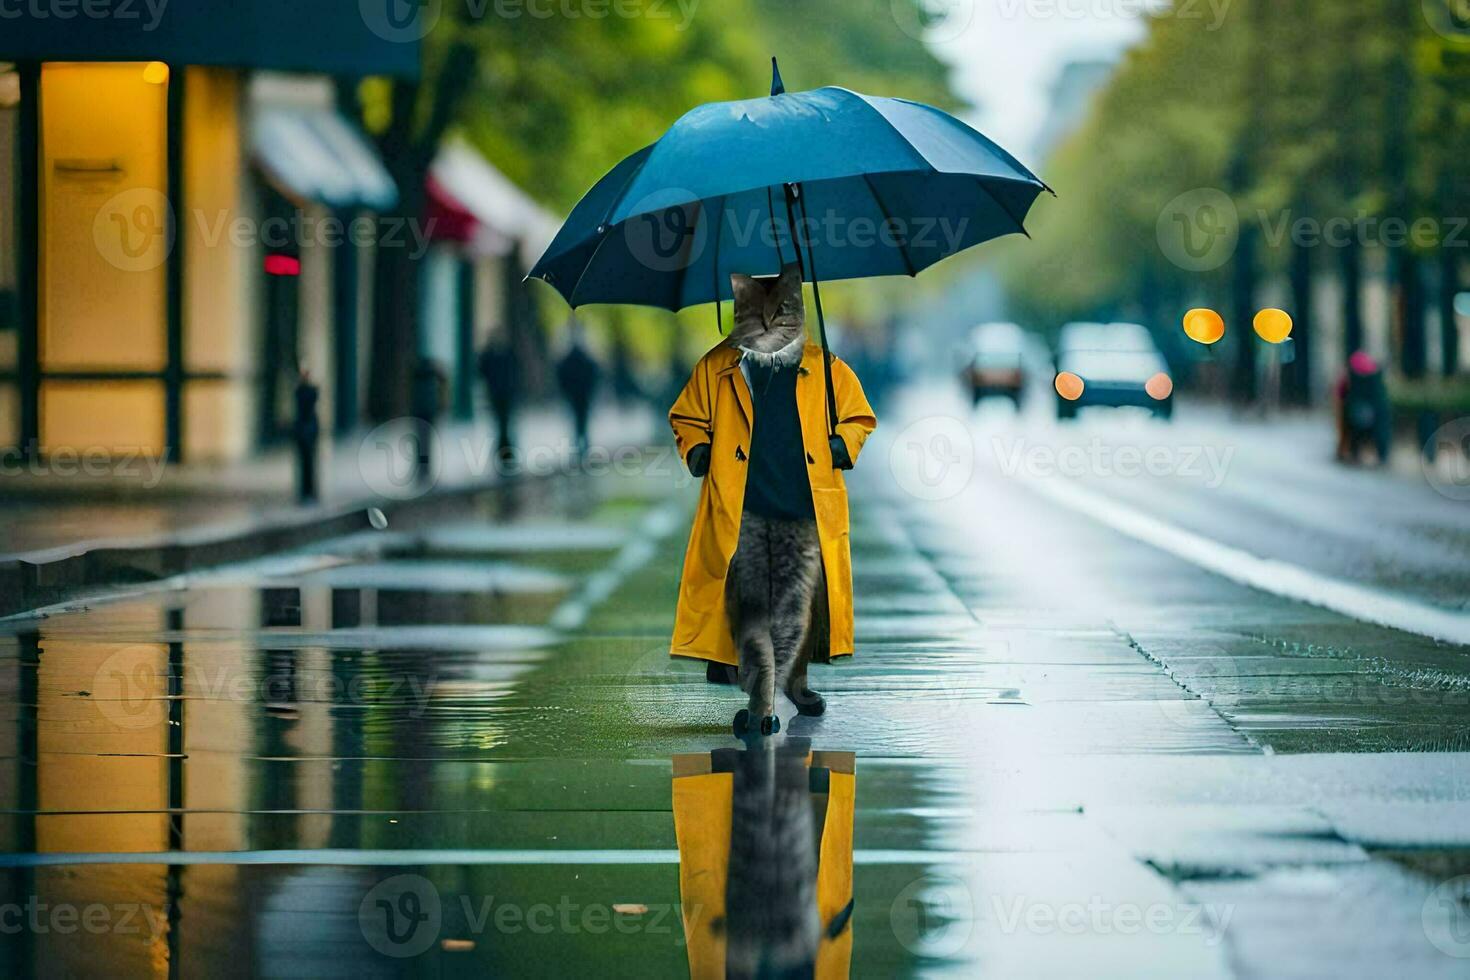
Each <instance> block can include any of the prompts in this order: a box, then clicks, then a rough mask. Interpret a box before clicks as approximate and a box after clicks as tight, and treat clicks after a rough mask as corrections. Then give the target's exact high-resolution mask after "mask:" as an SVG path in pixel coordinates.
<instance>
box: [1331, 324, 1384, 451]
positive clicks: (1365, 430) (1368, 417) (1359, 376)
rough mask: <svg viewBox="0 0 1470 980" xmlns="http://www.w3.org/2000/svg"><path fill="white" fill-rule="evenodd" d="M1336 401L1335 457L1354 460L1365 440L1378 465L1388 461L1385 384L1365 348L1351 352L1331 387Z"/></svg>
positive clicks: (1378, 369) (1376, 365)
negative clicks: (1375, 456) (1370, 443)
mask: <svg viewBox="0 0 1470 980" xmlns="http://www.w3.org/2000/svg"><path fill="white" fill-rule="evenodd" d="M1333 394H1334V396H1335V398H1336V401H1337V458H1338V460H1339V461H1340V462H1344V463H1356V462H1358V460H1359V458H1360V456H1361V455H1362V447H1363V444H1364V443H1365V442H1370V441H1371V442H1372V444H1373V448H1374V451H1375V452H1376V454H1377V457H1378V465H1380V466H1383V465H1385V464H1387V463H1388V454H1389V450H1390V448H1391V443H1392V438H1393V424H1392V418H1391V417H1390V414H1389V405H1388V385H1387V384H1386V383H1385V382H1384V379H1383V369H1382V368H1380V367H1379V366H1378V362H1377V361H1376V360H1374V359H1373V356H1372V355H1371V354H1369V353H1368V352H1367V351H1362V350H1359V351H1354V352H1353V353H1352V356H1351V357H1349V358H1348V363H1347V370H1345V371H1344V372H1343V373H1342V375H1341V376H1340V377H1339V378H1338V379H1337V383H1336V384H1335V385H1334V386H1333Z"/></svg>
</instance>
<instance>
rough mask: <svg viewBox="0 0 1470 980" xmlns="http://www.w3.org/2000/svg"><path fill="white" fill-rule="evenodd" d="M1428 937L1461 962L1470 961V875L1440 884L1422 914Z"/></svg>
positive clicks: (1426, 903)
mask: <svg viewBox="0 0 1470 980" xmlns="http://www.w3.org/2000/svg"><path fill="white" fill-rule="evenodd" d="M1420 920H1421V922H1422V923H1423V926H1424V935H1425V937H1426V938H1428V940H1429V941H1430V942H1431V943H1433V944H1434V948H1435V949H1437V950H1439V951H1440V952H1441V953H1443V954H1445V955H1446V956H1452V957H1454V958H1455V959H1457V960H1463V959H1470V875H1460V876H1459V877H1457V878H1451V879H1450V880H1449V881H1444V882H1440V884H1439V887H1437V888H1435V889H1434V891H1432V892H1430V893H1429V897H1428V898H1426V899H1425V900H1424V906H1423V908H1422V909H1421V910H1420Z"/></svg>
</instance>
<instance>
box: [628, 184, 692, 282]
mask: <svg viewBox="0 0 1470 980" xmlns="http://www.w3.org/2000/svg"><path fill="white" fill-rule="evenodd" d="M693 197H694V193H693V192H692V191H689V190H686V189H684V188H681V187H676V188H669V189H666V190H661V191H656V192H654V193H653V194H650V195H648V196H647V197H645V198H643V199H642V200H641V201H639V202H638V203H637V204H635V205H634V206H633V209H632V215H633V216H632V217H631V218H628V219H627V220H626V221H624V222H623V229H622V231H623V240H624V246H625V247H626V248H627V250H628V254H629V255H631V256H632V257H633V259H634V260H635V261H636V262H638V263H639V264H640V265H642V266H643V267H644V268H646V269H649V270H651V271H653V272H678V271H679V270H681V269H687V268H689V267H690V266H692V265H693V264H694V263H696V262H698V261H699V258H700V256H702V255H703V254H704V249H705V245H706V244H707V239H708V238H709V230H708V225H709V216H708V215H706V214H705V213H704V206H703V205H702V204H701V203H700V202H699V201H698V200H690V199H691V198H693ZM604 230H605V229H604Z"/></svg>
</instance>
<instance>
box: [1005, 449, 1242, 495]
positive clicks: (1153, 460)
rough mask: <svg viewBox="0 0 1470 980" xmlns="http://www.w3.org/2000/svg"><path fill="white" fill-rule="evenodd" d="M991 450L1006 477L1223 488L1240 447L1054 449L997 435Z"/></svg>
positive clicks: (1209, 488)
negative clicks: (1178, 483)
mask: <svg viewBox="0 0 1470 980" xmlns="http://www.w3.org/2000/svg"><path fill="white" fill-rule="evenodd" d="M990 449H991V452H992V453H993V454H994V457H995V462H996V464H997V465H998V466H999V468H1000V472H1001V473H1002V474H1003V475H1004V476H1006V477H1008V478H1010V479H1017V478H1024V479H1049V478H1052V477H1063V478H1071V479H1075V478H1078V477H1086V476H1094V477H1102V478H1104V479H1123V480H1131V479H1137V478H1139V477H1144V476H1147V477H1152V478H1156V479H1178V480H1191V481H1195V482H1197V483H1199V484H1200V485H1201V486H1203V487H1204V488H1205V489H1207V490H1215V489H1218V488H1219V487H1220V486H1221V485H1222V484H1223V483H1224V482H1225V479H1226V477H1227V476H1228V475H1229V473H1230V464H1231V461H1232V460H1234V458H1235V447H1234V446H1212V445H1207V444H1204V443H1197V444H1181V445H1168V444H1154V445H1147V446H1145V445H1137V444H1133V443H1123V444H1121V445H1111V444H1109V443H1107V442H1104V441H1103V440H1102V439H1101V438H1100V437H1098V436H1093V437H1092V438H1091V439H1089V440H1088V441H1087V442H1086V443H1081V444H1077V443H1073V444H1068V445H1062V446H1053V445H1049V444H1047V443H1039V442H1038V443H1033V442H1030V441H1028V440H1027V439H1026V438H1025V437H1024V436H1021V437H1016V438H1006V437H1003V436H993V437H992V438H991V440H990Z"/></svg>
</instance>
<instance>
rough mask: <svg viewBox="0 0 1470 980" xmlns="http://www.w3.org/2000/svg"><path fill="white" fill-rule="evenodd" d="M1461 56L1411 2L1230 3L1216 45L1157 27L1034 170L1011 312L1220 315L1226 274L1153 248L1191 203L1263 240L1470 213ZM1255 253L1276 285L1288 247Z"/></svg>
mask: <svg viewBox="0 0 1470 980" xmlns="http://www.w3.org/2000/svg"><path fill="white" fill-rule="evenodd" d="M1465 47H1470V41H1467V42H1465V43H1462V44H1458V45H1457V44H1456V43H1454V42H1452V41H1450V40H1447V39H1445V38H1444V37H1443V36H1442V35H1440V34H1437V33H1436V32H1435V31H1434V30H1433V29H1432V28H1431V26H1430V24H1429V22H1428V20H1427V18H1426V17H1425V16H1424V10H1423V5H1421V4H1420V3H1418V2H1405V0H1294V2H1292V3H1289V4H1288V3H1281V2H1279V0H1233V2H1232V3H1231V4H1230V6H1229V8H1228V11H1227V13H1226V16H1225V18H1224V20H1223V22H1221V23H1220V24H1219V25H1218V29H1214V30H1211V29H1210V21H1209V20H1208V19H1200V18H1189V17H1183V16H1173V15H1171V13H1169V12H1164V13H1161V14H1159V15H1158V16H1156V17H1154V18H1153V19H1151V20H1150V22H1149V25H1148V35H1147V38H1146V40H1145V41H1144V42H1143V43H1142V44H1140V45H1139V46H1138V47H1136V48H1135V49H1133V50H1132V51H1130V52H1129V53H1128V55H1127V56H1126V57H1125V58H1124V60H1123V62H1122V63H1121V65H1120V66H1119V68H1118V70H1117V72H1116V74H1115V76H1114V77H1113V78H1112V80H1111V82H1110V84H1109V85H1108V86H1107V88H1106V89H1105V90H1104V91H1103V92H1102V93H1100V95H1099V97H1098V98H1097V100H1096V102H1095V103H1094V105H1093V106H1092V110H1091V112H1090V114H1089V116H1088V118H1087V120H1086V121H1085V123H1084V124H1083V125H1082V127H1081V128H1080V129H1079V130H1078V131H1077V132H1076V133H1075V134H1074V135H1073V137H1072V138H1071V139H1070V140H1068V141H1067V142H1065V143H1064V144H1063V145H1062V146H1060V147H1059V148H1058V150H1057V151H1056V153H1055V154H1054V155H1053V157H1052V159H1050V160H1049V161H1047V162H1046V164H1045V165H1044V167H1043V175H1044V176H1045V178H1046V179H1047V181H1048V182H1049V183H1050V184H1051V185H1052V186H1053V187H1055V188H1056V189H1057V193H1058V194H1059V195H1061V196H1060V199H1059V200H1050V199H1047V198H1043V199H1042V200H1040V201H1038V202H1037V206H1036V208H1035V210H1034V211H1033V212H1032V214H1033V220H1032V221H1031V222H1030V228H1031V233H1032V236H1033V238H1034V239H1035V241H1034V242H1031V243H1028V244H1027V246H1026V247H1025V248H1024V249H1022V250H1017V249H1014V248H1012V249H1008V250H1007V254H1006V256H1005V261H1004V262H1003V264H1002V265H1003V275H1004V278H1005V281H1006V284H1007V286H1008V288H1009V290H1010V293H1011V296H1012V299H1013V301H1014V303H1015V304H1016V306H1017V308H1018V312H1019V313H1020V314H1021V315H1023V316H1029V317H1031V318H1033V319H1034V320H1035V321H1036V322H1038V323H1041V324H1043V325H1053V326H1054V325H1055V324H1057V323H1059V322H1061V321H1064V320H1067V319H1072V318H1085V317H1090V316H1097V315H1104V314H1106V313H1108V312H1110V311H1116V310H1118V309H1119V307H1120V306H1122V305H1124V304H1126V303H1128V302H1129V301H1130V298H1132V297H1138V296H1140V295H1144V296H1145V301H1146V300H1147V295H1148V294H1151V295H1152V296H1154V297H1155V299H1157V300H1158V301H1160V302H1161V303H1163V304H1164V305H1165V306H1167V307H1169V308H1171V309H1172V308H1173V307H1179V308H1181V309H1182V308H1183V307H1184V304H1185V303H1187V302H1189V301H1190V300H1191V299H1199V300H1211V301H1212V302H1210V304H1209V305H1218V304H1219V303H1221V302H1223V296H1224V293H1225V291H1226V283H1228V281H1229V274H1230V267H1229V265H1228V264H1227V265H1226V266H1225V267H1224V268H1222V269H1219V270H1214V271H1211V272H1205V273H1200V272H1189V271H1185V270H1181V269H1179V268H1178V267H1176V266H1175V265H1173V264H1172V263H1170V262H1169V261H1168V259H1167V258H1166V257H1165V256H1164V255H1163V254H1162V251H1161V249H1160V247H1159V244H1158V241H1157V237H1156V226H1157V222H1158V220H1159V216H1160V214H1161V212H1162V210H1163V209H1164V208H1165V206H1166V205H1167V204H1168V202H1170V201H1171V200H1173V199H1174V198H1175V197H1176V196H1178V195H1179V194H1182V193H1184V192H1186V191H1191V190H1194V189H1196V188H1205V187H1209V188H1219V189H1221V190H1223V191H1225V192H1226V193H1228V194H1229V195H1230V196H1231V198H1232V199H1233V201H1234V202H1235V205H1236V207H1237V209H1238V212H1239V215H1240V219H1241V222H1242V225H1243V226H1247V227H1251V228H1254V229H1255V230H1258V231H1259V230H1260V229H1261V226H1262V218H1263V216H1264V217H1265V220H1266V221H1269V222H1277V221H1279V219H1280V218H1281V216H1283V215H1289V216H1290V217H1291V218H1292V219H1297V218H1310V219H1315V220H1316V221H1318V222H1322V221H1326V220H1327V219H1329V218H1332V217H1335V216H1343V217H1347V218H1349V219H1355V218H1357V217H1359V216H1360V215H1363V216H1366V217H1388V216H1393V217H1399V218H1403V219H1405V220H1406V221H1408V222H1412V221H1413V220H1414V219H1415V218H1416V217H1420V216H1424V215H1463V214H1466V213H1467V212H1466V210H1465V208H1466V206H1467V204H1470V185H1467V181H1466V180H1465V178H1464V177H1463V176H1462V175H1463V174H1465V173H1466V170H1465V167H1464V164H1463V161H1464V160H1465V159H1467V157H1466V154H1467V151H1470V143H1467V133H1470V72H1467V71H1464V70H1461V71H1459V72H1449V73H1446V72H1443V71H1441V70H1440V65H1441V57H1440V56H1441V54H1442V52H1444V51H1447V50H1448V51H1451V52H1453V51H1454V50H1458V49H1462V48H1465ZM1265 239H1266V240H1265V241H1264V243H1263V246H1264V247H1263V248H1262V250H1261V252H1260V259H1261V261H1262V263H1263V265H1264V266H1265V268H1267V269H1268V270H1276V271H1279V270H1281V269H1282V268H1283V267H1284V264H1285V261H1286V256H1287V254H1288V253H1289V250H1290V240H1289V237H1288V238H1285V239H1283V238H1281V237H1280V236H1278V237H1276V238H1274V239H1273V238H1272V237H1271V236H1269V235H1267V236H1265Z"/></svg>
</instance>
